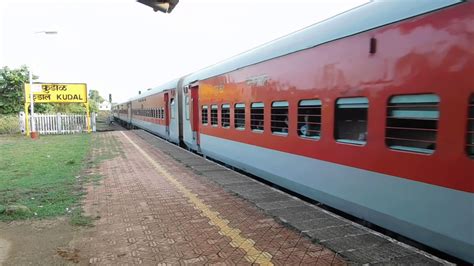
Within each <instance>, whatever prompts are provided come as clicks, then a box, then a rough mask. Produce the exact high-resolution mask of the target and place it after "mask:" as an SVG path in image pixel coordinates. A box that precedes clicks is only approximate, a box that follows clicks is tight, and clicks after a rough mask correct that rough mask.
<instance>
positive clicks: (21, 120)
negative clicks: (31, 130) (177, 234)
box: [18, 112, 26, 135]
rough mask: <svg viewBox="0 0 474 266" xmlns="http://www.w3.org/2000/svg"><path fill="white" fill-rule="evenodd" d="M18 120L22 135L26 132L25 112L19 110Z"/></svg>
mask: <svg viewBox="0 0 474 266" xmlns="http://www.w3.org/2000/svg"><path fill="white" fill-rule="evenodd" d="M18 122H19V126H20V131H21V134H23V135H24V134H25V133H26V127H25V125H26V121H25V112H20V115H19V116H18Z"/></svg>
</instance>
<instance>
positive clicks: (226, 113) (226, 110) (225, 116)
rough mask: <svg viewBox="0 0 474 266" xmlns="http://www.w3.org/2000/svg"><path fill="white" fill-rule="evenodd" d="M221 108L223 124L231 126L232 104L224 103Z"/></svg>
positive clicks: (225, 126) (226, 126)
mask: <svg viewBox="0 0 474 266" xmlns="http://www.w3.org/2000/svg"><path fill="white" fill-rule="evenodd" d="M221 108H222V109H221V126H222V127H224V128H228V127H230V105H228V104H223V105H222V106H221Z"/></svg>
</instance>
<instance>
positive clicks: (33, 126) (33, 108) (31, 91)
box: [29, 66, 36, 137]
mask: <svg viewBox="0 0 474 266" xmlns="http://www.w3.org/2000/svg"><path fill="white" fill-rule="evenodd" d="M29 76H30V111H31V115H30V116H31V132H36V122H35V104H34V100H33V73H32V70H31V66H30V74H29ZM34 135H35V134H32V137H33V136H34Z"/></svg>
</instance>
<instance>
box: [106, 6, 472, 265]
mask: <svg viewBox="0 0 474 266" xmlns="http://www.w3.org/2000/svg"><path fill="white" fill-rule="evenodd" d="M123 106H128V108H129V109H128V116H127V117H123V116H120V115H121V114H125V113H126V112H125V110H124V109H121V108H122V107H123ZM115 108H116V109H118V114H119V115H118V116H117V118H118V119H121V120H122V121H128V122H129V123H131V124H133V125H134V126H137V127H141V128H144V129H147V130H149V131H151V132H153V133H156V134H158V135H160V136H162V137H164V138H166V139H168V140H170V141H172V142H175V143H180V144H182V145H185V146H186V147H187V148H188V149H191V150H194V151H196V152H198V153H201V154H203V155H206V156H209V157H212V158H214V159H216V160H219V161H222V162H224V163H226V164H229V165H232V166H234V167H236V168H240V169H242V170H244V171H247V172H249V173H251V174H254V175H257V176H259V177H261V178H264V179H266V180H268V181H270V182H273V183H275V184H278V185H280V186H282V187H285V188H287V189H289V190H292V191H294V192H297V193H299V194H301V195H304V196H306V197H309V198H312V199H314V200H317V201H319V202H322V203H324V204H326V205H328V206H331V207H334V208H336V209H339V210H342V211H344V212H346V213H349V214H351V215H353V216H356V217H359V218H361V219H364V220H367V221H370V222H371V223H373V224H376V225H378V226H381V227H384V228H387V229H389V230H392V231H394V232H397V233H399V234H401V235H404V236H406V237H408V238H411V239H413V240H416V241H418V242H420V243H423V244H425V245H428V246H430V247H433V248H435V249H438V250H441V251H443V252H446V253H448V254H451V255H453V256H456V257H458V258H461V259H463V260H466V261H469V262H474V253H473V252H472V251H473V250H474V223H473V222H474V197H473V192H474V2H473V1H454V0H439V1H406V2H403V3H400V2H396V1H393V2H388V1H374V2H370V3H368V4H366V5H363V6H361V7H358V8H356V9H353V10H350V11H348V12H345V13H343V14H340V15H338V16H335V17H333V18H331V19H328V20H325V21H323V22H320V23H317V24H315V25H313V26H310V27H307V28H305V29H303V30H301V31H298V32H295V33H293V34H290V35H287V36H285V37H282V38H280V39H277V40H275V41H272V42H269V43H267V44H264V45H262V46H260V47H257V48H255V49H253V50H250V51H248V52H245V53H243V54H240V55H238V56H235V57H233V58H230V59H228V60H226V61H224V62H222V63H219V64H216V65H213V66H211V67H208V68H206V69H203V70H201V71H197V72H195V73H192V74H190V75H188V76H185V77H182V78H179V79H177V80H174V81H172V82H169V83H167V84H164V85H162V86H160V87H158V88H156V89H154V90H152V91H150V92H148V94H147V95H141V96H138V97H136V98H134V99H132V100H131V101H129V102H126V103H123V104H119V105H117V106H115ZM124 119H125V120H124Z"/></svg>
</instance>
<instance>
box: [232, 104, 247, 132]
mask: <svg viewBox="0 0 474 266" xmlns="http://www.w3.org/2000/svg"><path fill="white" fill-rule="evenodd" d="M234 124H235V128H236V129H240V130H242V129H245V104H244V103H238V104H236V105H235V108H234Z"/></svg>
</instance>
